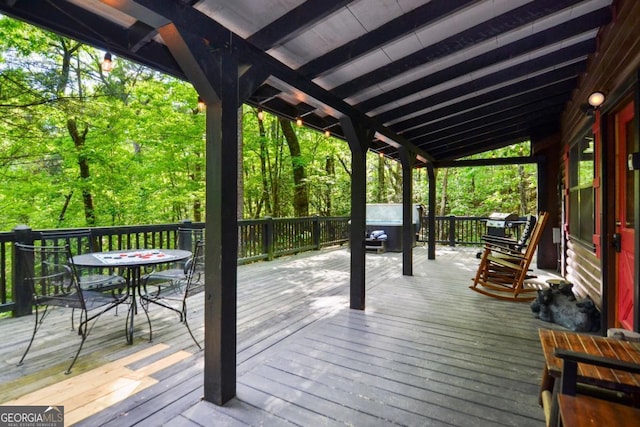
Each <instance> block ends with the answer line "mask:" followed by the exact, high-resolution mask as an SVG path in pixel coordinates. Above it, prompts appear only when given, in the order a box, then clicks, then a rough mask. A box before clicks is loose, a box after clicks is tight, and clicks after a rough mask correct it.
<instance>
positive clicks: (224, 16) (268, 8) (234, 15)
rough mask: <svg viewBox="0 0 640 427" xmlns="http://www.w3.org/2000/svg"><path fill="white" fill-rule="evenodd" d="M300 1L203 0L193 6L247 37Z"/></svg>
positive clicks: (241, 35)
mask: <svg viewBox="0 0 640 427" xmlns="http://www.w3.org/2000/svg"><path fill="white" fill-rule="evenodd" d="M302 3H304V0H268V1H266V0H265V1H263V0H258V1H256V0H248V1H229V0H203V1H200V2H198V3H196V5H195V6H194V8H196V9H198V10H199V11H201V12H202V13H204V14H205V15H207V16H209V17H211V19H213V20H215V21H217V22H219V23H220V24H222V25H224V26H225V27H227V28H228V29H230V30H231V31H233V32H234V33H236V34H238V35H239V36H240V37H243V38H247V37H249V36H250V35H252V34H253V33H255V32H256V31H258V30H259V29H261V28H262V27H264V26H266V25H267V24H269V23H271V22H273V21H275V20H276V19H278V18H279V17H281V16H282V15H284V14H286V13H287V12H288V11H289V10H291V9H293V8H295V7H297V6H299V5H300V4H302Z"/></svg>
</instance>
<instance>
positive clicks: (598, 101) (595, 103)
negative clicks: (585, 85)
mask: <svg viewBox="0 0 640 427" xmlns="http://www.w3.org/2000/svg"><path fill="white" fill-rule="evenodd" d="M605 98H606V97H605V95H604V92H600V91H595V92H592V93H591V94H590V95H589V97H588V98H587V103H586V104H582V105H581V106H580V109H581V110H582V112H583V113H585V114H586V115H587V116H593V113H595V111H596V110H597V109H598V108H600V106H601V105H602V104H603V103H604V100H605Z"/></svg>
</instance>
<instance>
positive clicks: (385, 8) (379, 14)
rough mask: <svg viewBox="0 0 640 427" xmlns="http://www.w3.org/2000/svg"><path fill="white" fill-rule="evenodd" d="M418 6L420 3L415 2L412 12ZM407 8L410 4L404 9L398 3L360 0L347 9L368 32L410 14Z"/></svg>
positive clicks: (382, 0)
mask: <svg viewBox="0 0 640 427" xmlns="http://www.w3.org/2000/svg"><path fill="white" fill-rule="evenodd" d="M418 6H420V3H419V2H413V5H412V7H411V10H413V9H415V8H416V7H418ZM407 7H409V4H408V3H407V4H405V5H404V8H403V7H401V6H400V5H399V4H398V3H397V2H395V1H389V0H360V1H356V2H353V3H352V4H350V5H349V6H347V9H349V12H350V13H351V14H353V16H354V17H355V18H356V19H357V20H358V22H359V23H360V25H362V27H364V29H365V30H366V31H371V30H374V29H376V28H378V27H380V26H381V25H383V24H385V23H387V22H389V21H391V20H392V19H394V18H397V17H398V16H400V15H404V14H405V13H407V12H410V10H407Z"/></svg>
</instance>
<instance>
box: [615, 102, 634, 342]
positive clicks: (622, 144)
mask: <svg viewBox="0 0 640 427" xmlns="http://www.w3.org/2000/svg"><path fill="white" fill-rule="evenodd" d="M633 108H634V107H633V102H631V103H629V104H628V105H627V106H626V107H624V109H623V110H622V111H620V112H619V113H618V114H616V216H615V219H616V235H615V236H614V237H615V239H614V240H615V245H616V276H617V277H616V279H617V280H616V284H617V304H616V312H617V320H618V322H619V325H620V326H622V327H624V328H625V329H629V330H633V329H634V324H633V311H634V284H633V278H634V269H635V264H634V258H635V254H634V235H635V232H634V206H635V200H634V198H635V197H637V196H636V195H635V192H634V189H633V171H629V169H628V168H627V156H628V155H629V153H631V152H632V151H633V138H634V129H633Z"/></svg>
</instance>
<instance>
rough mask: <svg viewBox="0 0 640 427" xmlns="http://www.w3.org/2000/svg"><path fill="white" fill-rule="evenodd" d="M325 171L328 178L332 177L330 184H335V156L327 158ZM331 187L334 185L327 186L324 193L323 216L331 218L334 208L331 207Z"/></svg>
mask: <svg viewBox="0 0 640 427" xmlns="http://www.w3.org/2000/svg"><path fill="white" fill-rule="evenodd" d="M324 170H325V172H327V176H330V177H331V180H330V181H329V182H330V183H333V182H335V175H336V164H335V161H334V159H333V156H328V157H327V161H326V162H325V165H324ZM331 187H332V184H327V186H326V188H325V191H324V207H325V208H324V212H323V214H324V215H325V216H331V213H332V207H331Z"/></svg>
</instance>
